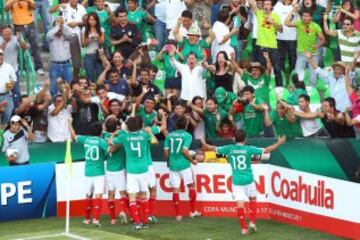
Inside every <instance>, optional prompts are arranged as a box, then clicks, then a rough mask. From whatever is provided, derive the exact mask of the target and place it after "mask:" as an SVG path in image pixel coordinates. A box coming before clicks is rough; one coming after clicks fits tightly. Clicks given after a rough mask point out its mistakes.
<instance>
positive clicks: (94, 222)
mask: <svg viewBox="0 0 360 240" xmlns="http://www.w3.org/2000/svg"><path fill="white" fill-rule="evenodd" d="M92 224H93V225H94V226H95V227H101V224H100V222H99V220H95V219H93V221H92Z"/></svg>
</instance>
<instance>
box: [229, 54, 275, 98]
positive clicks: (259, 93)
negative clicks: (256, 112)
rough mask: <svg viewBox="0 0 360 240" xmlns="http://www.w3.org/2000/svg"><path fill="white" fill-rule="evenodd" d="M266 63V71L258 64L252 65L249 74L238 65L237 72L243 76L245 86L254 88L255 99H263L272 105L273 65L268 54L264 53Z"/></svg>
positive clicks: (236, 66)
mask: <svg viewBox="0 0 360 240" xmlns="http://www.w3.org/2000/svg"><path fill="white" fill-rule="evenodd" d="M263 56H264V58H265V61H266V69H265V68H264V67H263V66H262V65H261V64H260V63H258V62H253V63H251V65H250V67H249V68H248V71H249V72H245V71H244V70H243V69H241V68H240V67H239V66H238V65H237V64H235V65H234V66H235V69H236V71H237V72H238V73H239V74H240V75H241V78H242V80H243V81H244V83H245V85H248V86H252V87H253V88H254V89H255V97H256V98H261V99H262V100H263V101H264V102H266V103H267V104H270V96H269V92H270V89H269V84H270V77H271V71H272V64H271V60H270V57H269V53H268V52H263Z"/></svg>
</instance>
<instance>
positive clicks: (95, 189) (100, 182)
mask: <svg viewBox="0 0 360 240" xmlns="http://www.w3.org/2000/svg"><path fill="white" fill-rule="evenodd" d="M90 129H91V130H90V132H91V136H81V135H76V133H75V130H74V128H73V126H72V119H71V120H69V131H70V135H71V138H72V139H73V140H75V141H76V142H77V143H81V144H83V145H84V150H85V191H86V201H85V219H84V224H86V225H89V224H91V219H90V217H91V216H90V215H91V211H92V210H93V220H92V224H93V225H95V226H100V221H99V217H100V211H101V203H102V202H101V201H102V195H103V194H104V192H105V166H104V161H105V158H106V157H107V154H108V144H107V142H106V141H105V140H104V139H102V138H101V137H100V136H101V131H102V124H101V123H99V122H95V123H93V124H91V126H90ZM93 195H95V198H94V199H93Z"/></svg>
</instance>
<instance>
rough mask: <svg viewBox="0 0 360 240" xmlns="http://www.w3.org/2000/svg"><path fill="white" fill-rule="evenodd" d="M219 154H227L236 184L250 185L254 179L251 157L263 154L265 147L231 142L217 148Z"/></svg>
mask: <svg viewBox="0 0 360 240" xmlns="http://www.w3.org/2000/svg"><path fill="white" fill-rule="evenodd" d="M216 152H217V153H218V154H222V155H226V158H227V160H228V161H229V163H230V165H231V170H232V182H233V184H234V185H248V184H250V183H252V182H253V181H254V176H253V172H252V168H251V157H252V156H253V155H261V154H262V153H263V149H261V148H257V147H252V146H246V145H241V144H231V145H226V146H223V147H218V148H216Z"/></svg>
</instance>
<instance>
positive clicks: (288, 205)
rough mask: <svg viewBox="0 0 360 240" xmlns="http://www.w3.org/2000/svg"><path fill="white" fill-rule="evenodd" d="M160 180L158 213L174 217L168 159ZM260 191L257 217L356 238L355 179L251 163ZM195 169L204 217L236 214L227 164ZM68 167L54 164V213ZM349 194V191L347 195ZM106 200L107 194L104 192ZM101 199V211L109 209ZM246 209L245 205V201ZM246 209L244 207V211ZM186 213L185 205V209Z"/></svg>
mask: <svg viewBox="0 0 360 240" xmlns="http://www.w3.org/2000/svg"><path fill="white" fill-rule="evenodd" d="M154 167H155V171H156V174H157V179H158V200H159V201H158V203H157V206H156V212H157V214H158V215H159V216H174V214H175V212H174V209H173V205H172V201H171V199H172V194H171V189H170V186H169V181H168V177H169V175H168V172H169V170H168V168H167V166H166V163H161V162H159V163H154ZM253 170H254V179H255V181H256V187H257V190H258V202H259V204H258V217H259V218H263V219H273V220H277V221H280V222H284V223H288V224H294V225H298V226H302V227H307V228H312V229H316V230H319V231H323V232H327V233H330V234H334V235H337V236H341V237H347V238H352V239H359V236H360V215H359V214H358V213H359V212H360V205H359V204H358V199H360V188H359V186H358V184H355V183H351V182H348V181H342V180H338V179H334V178H329V177H324V176H319V175H315V174H311V173H305V172H302V171H298V170H292V169H288V168H283V167H278V166H272V165H268V164H255V165H254V166H253ZM193 171H194V173H195V174H196V190H197V192H198V201H199V203H198V208H199V210H200V211H202V212H203V215H204V216H209V217H236V206H235V203H234V200H233V199H232V194H231V176H230V175H231V170H230V167H229V165H227V164H219V163H218V164H214V163H203V164H199V165H197V166H194V167H193ZM83 172H84V163H83V162H79V163H75V164H74V166H73V174H72V176H71V181H72V183H71V186H72V189H71V215H72V216H82V215H83V204H84V198H85V192H84V187H83V186H84V184H83V180H84V176H83ZM65 177H66V166H65V165H63V164H58V165H57V166H56V178H57V180H56V184H57V201H58V208H57V211H58V216H60V217H63V216H64V214H65V200H66V191H65V189H66V188H65V184H66V181H65V180H64V179H65ZM350 194H351V195H350ZM180 197H181V199H182V200H183V202H182V203H181V204H182V205H183V206H185V207H186V206H188V202H187V200H188V193H187V190H186V189H184V187H183V188H182V192H181V196H180ZM105 199H106V196H105ZM105 199H104V202H103V208H102V214H108V212H107V207H106V206H107V204H106V200H105ZM246 208H248V205H246ZM247 212H248V211H247ZM186 213H188V209H187V208H185V210H184V212H183V214H184V215H185V214H186Z"/></svg>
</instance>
